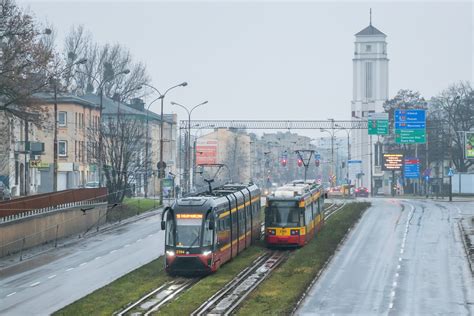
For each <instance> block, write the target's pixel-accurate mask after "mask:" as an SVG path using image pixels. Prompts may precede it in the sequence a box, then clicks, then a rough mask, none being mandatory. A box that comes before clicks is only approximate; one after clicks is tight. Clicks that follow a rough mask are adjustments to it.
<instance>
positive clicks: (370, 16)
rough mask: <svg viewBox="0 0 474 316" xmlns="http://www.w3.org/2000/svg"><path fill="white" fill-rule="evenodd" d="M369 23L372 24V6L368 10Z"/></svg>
mask: <svg viewBox="0 0 474 316" xmlns="http://www.w3.org/2000/svg"><path fill="white" fill-rule="evenodd" d="M369 24H370V25H371V26H372V8H370V10H369Z"/></svg>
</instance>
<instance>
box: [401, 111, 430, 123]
mask: <svg viewBox="0 0 474 316" xmlns="http://www.w3.org/2000/svg"><path fill="white" fill-rule="evenodd" d="M395 122H411V123H424V122H426V111H425V110H395Z"/></svg>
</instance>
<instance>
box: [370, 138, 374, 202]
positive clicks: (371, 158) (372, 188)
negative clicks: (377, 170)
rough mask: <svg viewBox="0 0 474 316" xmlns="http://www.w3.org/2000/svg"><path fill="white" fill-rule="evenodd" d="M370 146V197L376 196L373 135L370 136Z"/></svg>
mask: <svg viewBox="0 0 474 316" xmlns="http://www.w3.org/2000/svg"><path fill="white" fill-rule="evenodd" d="M369 146H370V196H372V197H373V196H374V181H373V166H372V161H373V148H372V135H369Z"/></svg>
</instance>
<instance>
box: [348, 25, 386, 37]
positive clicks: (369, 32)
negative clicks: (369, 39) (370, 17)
mask: <svg viewBox="0 0 474 316" xmlns="http://www.w3.org/2000/svg"><path fill="white" fill-rule="evenodd" d="M377 35H382V36H387V35H385V34H384V33H382V32H380V31H379V29H377V28H376V27H375V26H373V25H372V24H370V25H369V26H367V27H366V28H365V29H363V30H362V31H360V32H359V33H357V34H356V35H355V36H377Z"/></svg>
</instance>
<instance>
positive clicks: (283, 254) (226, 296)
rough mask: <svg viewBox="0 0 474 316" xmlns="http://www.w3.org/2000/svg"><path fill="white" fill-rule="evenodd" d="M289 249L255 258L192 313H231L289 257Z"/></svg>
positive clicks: (270, 252)
mask: <svg viewBox="0 0 474 316" xmlns="http://www.w3.org/2000/svg"><path fill="white" fill-rule="evenodd" d="M288 255H289V251H281V250H275V251H269V252H266V253H265V254H264V255H262V256H260V257H258V258H257V259H255V261H254V262H253V263H252V264H251V265H250V266H248V267H247V268H245V269H244V270H242V271H241V272H240V273H239V274H238V275H237V276H236V277H235V278H234V279H232V280H231V281H230V282H229V283H227V284H226V285H225V286H224V287H223V288H222V289H220V290H219V291H218V292H217V293H216V294H214V295H213V296H211V298H209V299H208V300H207V301H205V302H204V303H203V304H202V305H201V306H200V307H199V308H198V309H196V310H195V311H194V312H193V313H192V314H191V315H196V316H197V315H229V314H230V313H232V312H233V311H234V310H235V309H236V308H237V307H238V306H239V305H240V304H241V303H242V301H243V300H244V299H245V298H246V297H247V296H248V295H249V294H250V293H251V292H252V291H253V290H254V289H255V288H256V287H257V286H258V285H259V284H260V283H262V282H263V280H265V279H266V278H267V277H268V276H269V275H270V274H271V273H272V271H273V270H274V269H275V268H276V267H277V266H278V265H280V264H281V263H282V262H283V261H285V260H286V258H288Z"/></svg>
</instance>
